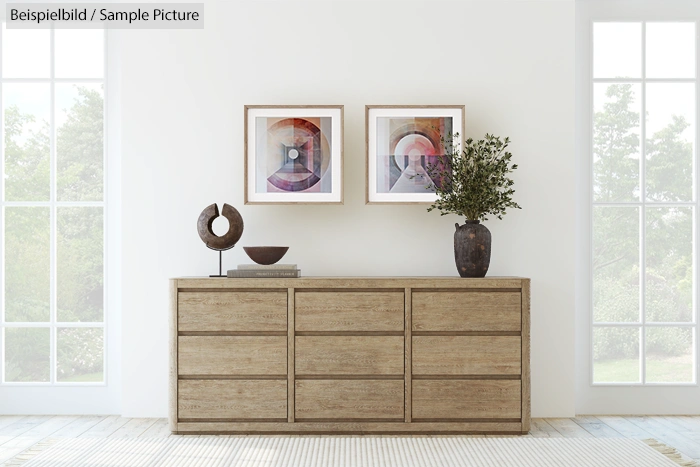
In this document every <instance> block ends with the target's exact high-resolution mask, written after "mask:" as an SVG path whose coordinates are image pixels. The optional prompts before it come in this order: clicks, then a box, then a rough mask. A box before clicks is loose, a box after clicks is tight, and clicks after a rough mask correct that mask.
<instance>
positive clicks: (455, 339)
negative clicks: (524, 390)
mask: <svg viewBox="0 0 700 467" xmlns="http://www.w3.org/2000/svg"><path fill="white" fill-rule="evenodd" d="M520 353H521V346H520V337H516V336H436V337H432V336H413V374H414V375H455V374H461V375H518V374H520V364H521V359H520Z"/></svg>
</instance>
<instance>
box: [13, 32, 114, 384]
mask: <svg viewBox="0 0 700 467" xmlns="http://www.w3.org/2000/svg"><path fill="white" fill-rule="evenodd" d="M0 42H1V43H2V60H0V64H1V67H0V82H1V85H2V88H1V90H0V104H1V105H0V108H2V110H3V114H2V125H3V126H2V128H3V144H2V152H1V155H2V157H0V160H1V161H2V167H1V168H0V171H1V175H2V177H1V178H0V180H1V181H0V187H1V188H2V189H1V190H0V191H1V192H2V193H1V196H2V198H1V207H2V210H1V216H0V232H2V239H3V241H2V242H0V243H1V248H2V250H1V252H2V255H1V256H2V258H1V259H2V267H0V278H1V279H2V280H1V282H2V293H1V296H2V299H1V300H0V331H2V332H0V357H1V358H0V367H1V369H2V379H1V380H0V384H17V383H19V384H104V382H105V375H106V368H105V361H106V359H105V335H106V328H105V305H104V304H105V293H104V290H105V287H104V286H105V284H104V277H105V195H104V194H105V180H106V178H105V138H104V127H105V124H104V115H105V108H104V100H105V99H104V89H105V86H104V85H105V82H104V70H105V59H104V56H105V55H104V50H105V40H104V31H102V30H17V29H6V28H5V25H4V24H3V26H2V29H1V30H0Z"/></svg>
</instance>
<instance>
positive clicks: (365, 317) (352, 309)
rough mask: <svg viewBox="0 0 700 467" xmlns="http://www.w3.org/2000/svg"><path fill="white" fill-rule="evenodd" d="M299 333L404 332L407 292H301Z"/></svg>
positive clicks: (297, 297)
mask: <svg viewBox="0 0 700 467" xmlns="http://www.w3.org/2000/svg"><path fill="white" fill-rule="evenodd" d="M294 309H295V313H296V314H295V318H294V320H295V321H294V323H295V327H296V330H297V331H403V327H404V294H403V292H297V294H296V295H295V297H294Z"/></svg>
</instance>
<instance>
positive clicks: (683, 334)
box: [646, 327, 693, 383]
mask: <svg viewBox="0 0 700 467" xmlns="http://www.w3.org/2000/svg"><path fill="white" fill-rule="evenodd" d="M646 376H647V377H646V379H647V382H649V383H692V382H693V330H692V329H691V328H678V327H663V328H656V327H654V328H647V330H646Z"/></svg>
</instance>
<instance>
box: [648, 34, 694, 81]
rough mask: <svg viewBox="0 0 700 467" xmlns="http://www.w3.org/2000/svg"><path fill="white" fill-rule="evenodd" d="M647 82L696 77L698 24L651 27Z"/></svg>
mask: <svg viewBox="0 0 700 467" xmlns="http://www.w3.org/2000/svg"><path fill="white" fill-rule="evenodd" d="M646 36H647V60H646V66H647V78H694V77H695V24H694V23H647V31H646Z"/></svg>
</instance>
